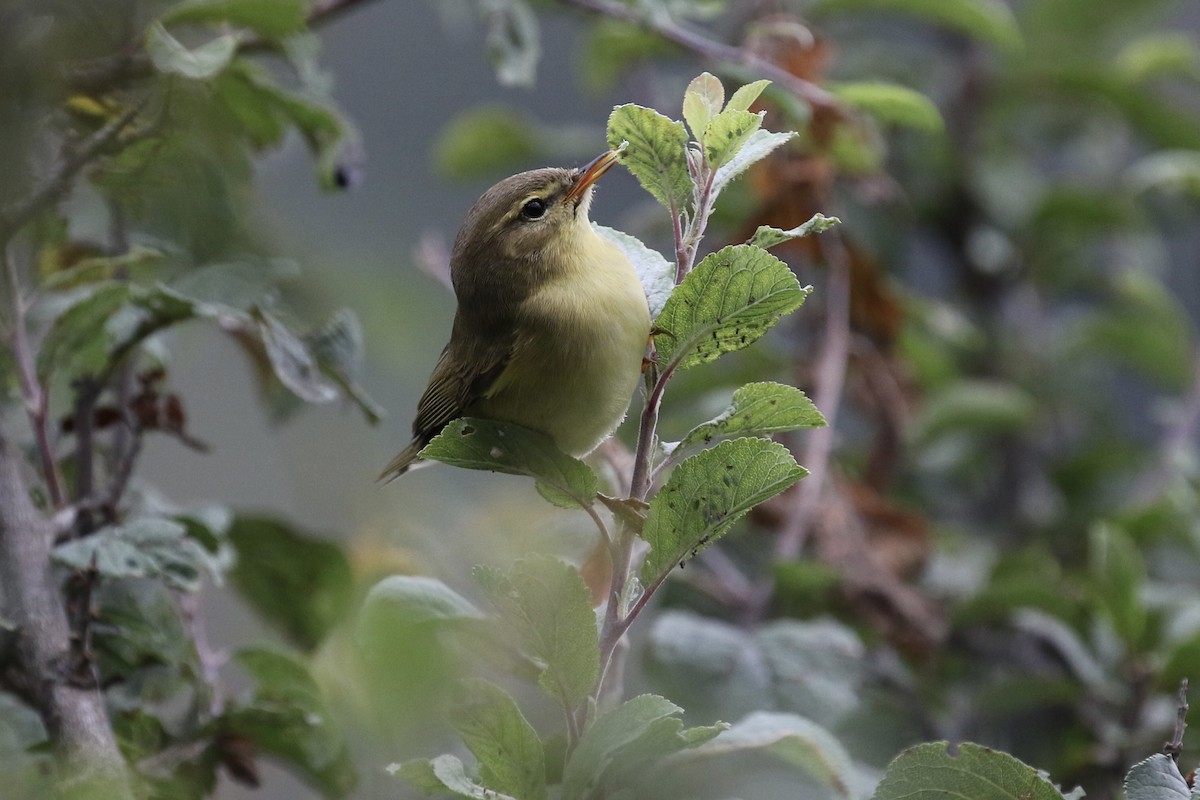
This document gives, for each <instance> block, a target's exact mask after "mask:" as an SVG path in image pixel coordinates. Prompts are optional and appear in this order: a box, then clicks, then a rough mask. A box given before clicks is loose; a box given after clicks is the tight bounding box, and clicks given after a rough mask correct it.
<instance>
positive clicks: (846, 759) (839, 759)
mask: <svg viewBox="0 0 1200 800" xmlns="http://www.w3.org/2000/svg"><path fill="white" fill-rule="evenodd" d="M753 751H758V752H766V753H770V754H771V755H773V756H775V757H776V758H779V759H781V760H783V761H784V762H786V763H788V764H790V765H791V766H794V767H796V768H797V769H799V770H800V771H802V772H804V773H805V774H806V775H809V776H811V777H812V778H814V779H815V780H817V781H818V782H819V783H820V784H821V785H823V786H825V787H827V788H828V789H829V790H830V791H831V792H832V794H833V796H834V797H844V798H847V800H855V797H856V795H855V793H854V791H853V790H852V789H851V788H850V783H851V778H852V777H853V771H854V769H855V767H854V764H853V762H852V761H851V760H850V755H849V754H848V753H847V752H846V749H845V748H844V747H843V746H842V743H841V742H839V741H838V740H837V738H835V737H834V735H833V734H832V733H830V732H829V731H828V730H826V729H825V728H823V727H821V726H820V725H818V724H816V723H815V722H813V721H812V720H809V719H805V718H804V717H801V716H797V715H795V714H784V713H779V712H774V711H756V712H754V713H752V714H750V715H749V716H747V717H745V718H744V719H742V720H741V721H739V722H737V723H735V724H734V725H733V726H732V727H730V728H729V730H727V731H725V732H724V733H722V734H721V735H720V736H718V737H717V738H715V739H713V740H712V741H711V742H708V743H706V744H704V745H701V746H700V747H698V748H696V749H695V750H690V751H688V752H686V753H681V754H680V755H679V756H676V758H675V759H674V760H675V761H676V762H679V763H684V764H690V763H694V762H696V761H699V760H702V759H709V758H716V757H719V756H725V755H732V754H740V753H746V752H753ZM965 796H966V797H971V798H972V800H976V798H975V796H974V795H965Z"/></svg>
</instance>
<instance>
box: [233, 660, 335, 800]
mask: <svg viewBox="0 0 1200 800" xmlns="http://www.w3.org/2000/svg"><path fill="white" fill-rule="evenodd" d="M234 661H235V662H236V663H237V664H238V666H240V667H241V668H242V669H243V670H244V671H245V672H246V674H247V675H249V676H250V678H251V679H252V680H253V681H254V684H255V688H254V692H253V695H252V696H251V698H249V699H248V700H243V701H240V702H238V703H234V704H232V705H231V706H230V708H229V709H228V710H227V711H226V712H225V714H224V715H223V716H222V717H221V720H220V722H219V725H220V729H221V730H222V731H223V732H225V733H227V734H231V735H237V736H242V737H245V738H247V739H249V740H250V741H252V742H254V744H255V745H257V746H258V748H259V749H260V750H262V751H263V752H264V753H267V754H269V755H272V756H275V757H276V758H279V759H281V760H283V761H284V762H286V763H288V764H291V765H292V766H294V767H296V768H298V770H299V772H300V774H301V776H302V777H304V778H306V779H307V780H308V781H310V782H311V783H312V784H313V785H315V786H316V787H317V788H318V789H319V790H320V791H321V792H322V793H323V794H324V795H326V796H327V797H345V796H346V795H347V794H349V793H350V791H351V790H352V789H353V788H354V785H355V783H357V777H356V776H355V774H354V767H353V764H352V763H351V761H350V754H349V751H348V750H347V749H346V745H345V742H344V741H343V740H342V737H341V734H340V733H339V732H338V730H337V727H336V725H335V724H334V721H333V718H332V714H331V713H330V710H329V708H328V706H327V705H326V703H325V699H324V697H323V695H322V693H321V688H320V687H319V686H318V685H317V682H316V681H315V680H313V677H312V675H311V674H310V673H309V671H308V668H307V667H306V666H305V665H304V664H303V663H302V662H301V661H300V660H299V659H297V658H295V657H293V656H291V655H289V654H288V653H286V652H283V651H281V650H274V649H268V648H247V649H244V650H240V651H238V653H237V654H236V655H235V656H234Z"/></svg>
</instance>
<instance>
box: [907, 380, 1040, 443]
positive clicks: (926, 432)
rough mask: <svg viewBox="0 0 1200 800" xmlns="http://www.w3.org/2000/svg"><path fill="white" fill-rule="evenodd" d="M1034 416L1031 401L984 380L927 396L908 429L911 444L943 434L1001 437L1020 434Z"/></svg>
mask: <svg viewBox="0 0 1200 800" xmlns="http://www.w3.org/2000/svg"><path fill="white" fill-rule="evenodd" d="M1036 413H1037V403H1036V402H1035V401H1034V399H1033V397H1032V396H1031V395H1030V394H1029V393H1028V392H1026V391H1025V390H1024V389H1021V388H1019V387H1017V386H1012V385H1009V384H1004V383H998V382H996V381H985V380H963V381H956V382H953V383H950V384H948V385H947V386H946V387H945V388H944V389H942V390H940V391H938V392H935V393H934V394H932V395H930V396H929V397H928V398H927V399H926V402H925V406H924V407H923V408H922V409H921V412H920V413H919V414H918V416H917V418H916V419H915V420H914V421H913V423H912V426H911V435H912V439H913V441H914V442H918V443H929V442H931V441H933V440H935V439H937V438H939V437H941V436H944V435H946V434H947V433H952V432H962V431H967V432H972V433H1002V432H1006V431H1016V430H1021V429H1022V428H1024V427H1025V426H1026V425H1028V424H1029V423H1030V422H1031V421H1032V420H1033V417H1034V414H1036Z"/></svg>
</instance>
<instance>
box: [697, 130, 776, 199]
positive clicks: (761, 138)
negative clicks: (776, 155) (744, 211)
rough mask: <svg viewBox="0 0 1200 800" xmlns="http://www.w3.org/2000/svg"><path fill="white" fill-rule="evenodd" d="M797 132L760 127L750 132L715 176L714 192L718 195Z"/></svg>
mask: <svg viewBox="0 0 1200 800" xmlns="http://www.w3.org/2000/svg"><path fill="white" fill-rule="evenodd" d="M795 136H796V134H795V133H794V132H792V131H786V132H784V133H775V132H773V131H764V130H763V129H761V128H759V129H758V130H756V131H754V132H753V133H751V134H750V136H749V137H748V138H747V139H746V141H745V142H744V143H743V144H742V146H741V148H740V149H738V151H737V153H736V154H735V155H734V156H733V157H732V158H730V159H729V161H728V162H726V163H725V164H724V165H722V166H721V167H720V168H719V169H718V170H717V174H716V175H714V176H713V183H712V192H713V195H714V196H716V195H717V194H720V192H721V191H722V190H723V189H724V188H725V187H726V186H727V185H728V184H729V182H730V181H731V180H733V179H734V178H736V177H737V176H738V175H741V174H742V173H743V172H745V171H746V169H748V168H749V167H750V166H751V165H752V164H754V163H755V162H757V161H761V160H762V159H764V158H766V157H767V156H769V155H770V154H771V153H772V151H774V150H775V149H776V148H777V147H781V146H783V145H784V144H787V143H788V142H789V141H791V140H792V139H793V138H795Z"/></svg>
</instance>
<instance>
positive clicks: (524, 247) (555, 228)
mask: <svg viewBox="0 0 1200 800" xmlns="http://www.w3.org/2000/svg"><path fill="white" fill-rule="evenodd" d="M616 159H617V154H616V153H614V152H613V151H611V150H610V151H608V152H606V153H604V154H603V155H601V156H599V157H598V158H596V159H594V160H593V161H592V162H591V163H589V164H587V165H586V166H583V167H579V168H576V169H563V168H559V167H547V168H545V169H535V170H530V171H529V172H521V173H518V174H517V175H513V176H512V177H509V178H505V179H504V180H502V181H500V182H499V183H497V184H496V185H495V186H493V187H492V188H490V189H488V190H487V191H486V192H484V194H483V196H482V197H480V198H479V200H477V201H476V202H475V205H474V206H472V207H471V210H470V211H469V212H468V213H467V218H466V221H465V222H463V226H462V228H461V229H460V230H459V232H458V238H457V239H455V242H454V250H453V252H452V255H451V275H452V277H453V279H454V287H455V291H456V292H458V293H459V295H460V299H461V297H462V294H463V290H464V288H470V286H469V285H468V284H472V283H476V282H479V281H484V282H486V283H488V284H491V283H493V282H494V281H497V280H505V281H511V282H513V283H516V284H522V283H525V282H526V281H529V280H544V279H546V278H547V277H549V276H552V275H553V274H554V273H556V272H558V271H560V270H562V269H565V268H568V267H569V265H570V264H571V263H572V262H573V261H574V259H575V251H577V250H578V249H579V248H582V247H585V246H587V245H588V244H591V243H592V239H593V238H594V237H593V234H592V231H591V223H590V222H589V221H588V208H589V207H590V205H591V202H592V185H593V184H594V183H595V182H596V181H597V180H599V179H600V176H601V175H603V174H604V173H605V172H607V171H608V169H609V168H610V167H612V165H613V164H615V163H616ZM485 273H486V274H485Z"/></svg>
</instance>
